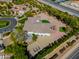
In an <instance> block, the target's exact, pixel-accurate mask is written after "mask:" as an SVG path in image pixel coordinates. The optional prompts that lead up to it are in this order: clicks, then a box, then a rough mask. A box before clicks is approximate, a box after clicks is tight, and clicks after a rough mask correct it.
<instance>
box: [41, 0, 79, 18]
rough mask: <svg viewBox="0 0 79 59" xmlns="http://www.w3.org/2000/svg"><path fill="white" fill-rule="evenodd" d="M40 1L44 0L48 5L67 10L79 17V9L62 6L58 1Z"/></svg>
mask: <svg viewBox="0 0 79 59" xmlns="http://www.w3.org/2000/svg"><path fill="white" fill-rule="evenodd" d="M39 1H40V2H42V3H45V4H47V5H50V6H51V7H54V8H56V9H58V10H61V11H63V12H67V13H69V14H70V15H74V16H77V17H79V11H76V10H74V9H71V8H68V7H65V6H62V5H60V4H58V3H55V2H52V1H51V0H39Z"/></svg>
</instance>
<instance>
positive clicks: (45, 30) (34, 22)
mask: <svg viewBox="0 0 79 59" xmlns="http://www.w3.org/2000/svg"><path fill="white" fill-rule="evenodd" d="M51 27H52V24H51V23H42V22H41V20H39V18H38V17H29V18H28V20H27V21H26V22H25V25H24V28H23V30H24V31H27V33H28V34H29V35H32V34H36V35H39V36H50V35H51V32H52V29H51Z"/></svg>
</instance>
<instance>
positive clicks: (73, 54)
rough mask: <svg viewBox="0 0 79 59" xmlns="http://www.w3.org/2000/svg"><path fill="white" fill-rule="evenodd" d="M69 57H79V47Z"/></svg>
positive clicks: (75, 58) (70, 58)
mask: <svg viewBox="0 0 79 59" xmlns="http://www.w3.org/2000/svg"><path fill="white" fill-rule="evenodd" d="M67 59H79V48H78V49H76V50H75V51H74V52H73V53H72V54H71V55H70V56H69V57H68V58H67Z"/></svg>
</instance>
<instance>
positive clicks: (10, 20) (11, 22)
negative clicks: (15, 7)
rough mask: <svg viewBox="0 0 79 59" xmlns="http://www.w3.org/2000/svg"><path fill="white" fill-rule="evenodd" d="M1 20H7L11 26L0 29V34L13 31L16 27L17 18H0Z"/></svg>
mask: <svg viewBox="0 0 79 59" xmlns="http://www.w3.org/2000/svg"><path fill="white" fill-rule="evenodd" d="M0 20H7V21H9V22H10V24H9V25H8V26H6V27H4V28H0V33H3V32H8V31H12V30H13V28H14V27H15V26H16V24H17V21H16V19H15V18H0Z"/></svg>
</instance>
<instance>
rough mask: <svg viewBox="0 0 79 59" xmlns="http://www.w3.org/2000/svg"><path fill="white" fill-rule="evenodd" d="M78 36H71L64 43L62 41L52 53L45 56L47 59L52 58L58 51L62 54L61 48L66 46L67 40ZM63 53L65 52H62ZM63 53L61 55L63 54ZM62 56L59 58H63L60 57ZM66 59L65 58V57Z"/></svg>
mask: <svg viewBox="0 0 79 59" xmlns="http://www.w3.org/2000/svg"><path fill="white" fill-rule="evenodd" d="M75 38H76V36H72V37H71V38H69V39H68V40H67V41H65V42H64V43H62V44H61V45H60V46H59V47H57V48H56V49H55V50H54V51H52V52H51V53H49V54H48V55H46V56H45V57H44V58H45V59H49V58H51V57H52V56H53V55H54V54H55V53H57V54H58V55H60V53H59V50H60V49H61V48H63V47H64V46H66V45H67V44H66V43H67V42H68V41H70V40H74V39H75ZM62 54H63V53H62ZM62 54H61V55H62ZM59 57H60V56H58V59H61V58H59ZM63 59H64V58H63Z"/></svg>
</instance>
